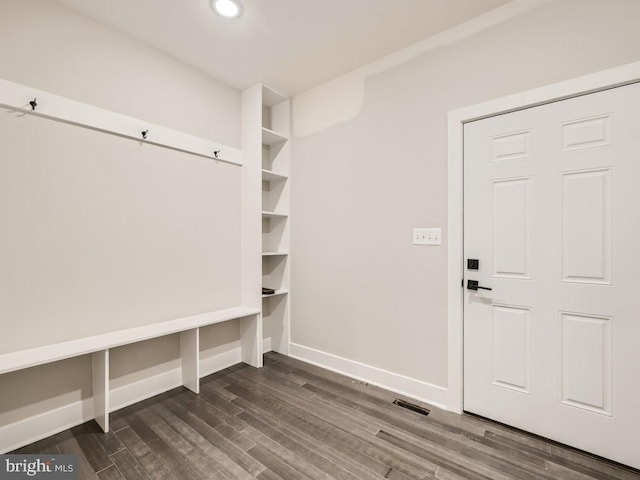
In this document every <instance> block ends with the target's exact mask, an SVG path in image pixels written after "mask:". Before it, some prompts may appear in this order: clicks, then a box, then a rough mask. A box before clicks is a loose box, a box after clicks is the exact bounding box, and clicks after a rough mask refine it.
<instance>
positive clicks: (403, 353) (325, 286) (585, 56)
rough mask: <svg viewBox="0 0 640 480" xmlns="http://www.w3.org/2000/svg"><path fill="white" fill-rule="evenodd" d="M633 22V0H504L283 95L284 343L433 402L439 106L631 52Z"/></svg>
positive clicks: (440, 314) (442, 150)
mask: <svg viewBox="0 0 640 480" xmlns="http://www.w3.org/2000/svg"><path fill="white" fill-rule="evenodd" d="M515 13H517V15H515V16H514V14H515ZM509 17H511V18H509ZM492 24H493V25H492ZM638 25H640V2H638V1H637V0H606V1H604V0H554V1H549V2H547V1H536V0H533V1H528V0H525V1H519V2H514V3H513V4H511V5H507V6H506V8H503V9H500V10H499V11H497V12H494V13H492V14H489V15H488V16H485V17H484V18H481V19H478V20H475V21H472V22H470V23H469V24H467V25H465V26H462V27H460V28H456V29H455V30H454V31H450V32H447V33H444V34H441V35H438V37H437V38H434V39H430V40H426V41H425V42H423V43H422V44H418V45H416V46H414V47H412V48H410V49H407V50H406V51H403V52H400V53H398V54H397V55H394V56H391V57H389V58H386V59H382V60H380V61H378V62H376V63H375V64H372V65H369V66H367V67H365V68H363V69H360V70H358V71H355V72H352V73H350V74H348V75H345V76H343V77H341V78H338V79H336V80H334V81H333V82H329V83H327V84H324V85H321V86H319V87H317V88H314V89H312V90H310V91H308V92H305V93H303V94H301V95H299V96H297V97H296V98H294V102H293V105H294V107H293V122H294V124H293V127H294V135H295V138H294V142H293V159H292V178H293V179H294V181H293V183H292V202H291V203H292V208H293V212H292V245H293V251H292V260H293V261H292V285H293V288H292V315H291V317H292V342H293V343H294V344H297V345H300V346H301V348H298V349H294V351H296V352H298V354H299V355H300V356H302V357H305V358H313V359H315V360H316V361H318V362H320V363H322V362H325V363H327V362H333V366H334V367H335V366H336V365H338V366H342V368H343V369H345V370H347V371H352V372H355V371H359V372H363V373H361V374H360V375H361V376H366V375H373V376H374V377H375V378H373V377H371V378H370V379H372V380H376V379H378V381H380V380H379V379H380V378H387V379H389V378H392V377H394V375H395V377H397V378H401V379H402V382H404V383H402V382H399V383H398V382H396V383H394V385H400V384H403V385H408V384H410V383H411V382H414V383H416V384H422V385H423V387H424V388H422V389H421V388H416V389H414V390H412V391H416V392H421V393H420V395H421V396H422V398H424V399H425V400H434V401H443V399H444V398H446V397H444V396H440V397H438V398H436V397H437V396H438V391H439V389H438V388H433V389H431V388H430V385H433V386H436V387H446V385H447V346H446V345H447V321H446V298H447V296H446V293H447V292H446V284H447V270H446V255H447V252H446V247H445V245H446V241H447V224H446V223H447V220H446V212H447V208H446V198H447V191H446V185H447V178H446V171H447V168H446V167H447V165H446V158H447V143H446V142H447V131H446V128H447V127H446V125H447V122H446V120H447V112H448V111H450V110H454V109H457V108H460V107H464V106H467V105H472V104H475V103H479V102H482V101H486V100H489V99H492V98H496V97H501V96H504V95H508V94H511V93H516V92H519V91H523V90H527V89H531V88H534V87H538V86H542V85H545V84H550V83H554V82H557V81H561V80H565V79H569V78H572V77H576V76H580V75H583V74H586V73H590V72H594V71H598V70H603V69H605V68H609V67H612V66H617V65H622V64H625V63H630V62H633V61H638V60H640V29H639V28H638ZM413 227H442V228H443V246H441V247H421V246H412V245H411V230H412V228H413ZM311 349H313V350H311ZM325 354H329V355H325ZM336 356H337V357H342V359H344V360H346V361H343V360H339V359H338V360H337V361H335V357H336ZM356 362H359V364H364V367H363V366H362V365H359V364H358V363H356ZM368 367H373V369H371V368H368ZM374 369H381V370H384V371H387V372H391V374H392V375H390V376H389V375H387V376H386V377H385V376H384V375H383V376H380V375H378V373H379V370H374ZM405 377H408V378H405ZM392 380H393V378H392ZM390 383H393V381H390ZM440 390H441V389H440Z"/></svg>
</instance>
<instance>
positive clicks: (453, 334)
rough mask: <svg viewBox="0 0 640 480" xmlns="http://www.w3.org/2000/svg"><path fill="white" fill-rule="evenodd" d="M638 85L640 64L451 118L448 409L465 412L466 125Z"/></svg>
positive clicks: (501, 100)
mask: <svg viewBox="0 0 640 480" xmlns="http://www.w3.org/2000/svg"><path fill="white" fill-rule="evenodd" d="M637 82H640V62H634V63H630V64H627V65H623V66H620V67H615V68H611V69H607V70H603V71H601V72H597V73H592V74H589V75H585V76H582V77H578V78H574V79H571V80H566V81H563V82H559V83H555V84H552V85H547V86H544V87H540V88H536V89H534V90H528V91H525V92H522V93H518V94H514V95H509V96H506V97H502V98H498V99H495V100H490V101H488V102H484V103H480V104H477V105H472V106H469V107H464V108H461V109H458V110H453V111H451V112H449V113H448V160H447V162H448V172H447V173H448V180H447V187H448V193H447V201H448V204H447V223H448V232H447V237H448V241H447V273H448V281H447V290H448V293H447V297H448V298H447V334H448V340H447V346H448V371H447V374H448V388H447V390H448V402H447V407H448V409H449V410H450V411H453V412H457V413H462V412H463V409H464V391H463V380H464V367H463V365H464V363H463V355H464V336H463V333H464V332H463V330H464V329H463V321H464V318H463V315H464V310H463V301H464V289H463V288H462V285H461V280H462V279H463V278H464V269H463V264H464V258H463V254H464V251H463V232H464V228H463V215H464V203H463V195H464V187H463V160H464V124H465V123H468V122H470V121H473V120H480V119H482V118H487V117H493V116H496V115H501V114H504V113H509V112H514V111H517V110H522V109H525V108H530V107H535V106H539V105H544V104H547V103H552V102H556V101H560V100H566V99H568V98H573V97H577V96H581V95H587V94H589V93H595V92H599V91H602V90H607V89H610V88H615V87H621V86H623V85H628V84H632V83H637Z"/></svg>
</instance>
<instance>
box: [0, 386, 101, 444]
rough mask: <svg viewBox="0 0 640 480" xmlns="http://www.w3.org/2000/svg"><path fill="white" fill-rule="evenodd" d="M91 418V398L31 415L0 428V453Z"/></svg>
mask: <svg viewBox="0 0 640 480" xmlns="http://www.w3.org/2000/svg"><path fill="white" fill-rule="evenodd" d="M92 418H93V398H85V399H84V400H79V401H77V402H73V403H70V404H68V405H64V406H62V407H59V408H56V409H54V410H50V411H48V412H43V413H40V414H37V415H33V416H31V417H29V418H25V419H24V420H20V421H17V422H15V423H10V424H9V425H4V426H2V427H0V453H6V452H11V451H12V450H15V449H16V448H20V447H23V446H25V445H29V444H30V443H33V442H37V441H38V440H42V439H43V438H46V437H49V436H51V435H55V434H56V433H60V432H62V431H64V430H67V429H68V428H71V427H75V426H76V425H80V424H81V423H84V422H86V421H88V420H91V419H92Z"/></svg>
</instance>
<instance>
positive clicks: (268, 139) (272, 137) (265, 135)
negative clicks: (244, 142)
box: [262, 127, 288, 145]
mask: <svg viewBox="0 0 640 480" xmlns="http://www.w3.org/2000/svg"><path fill="white" fill-rule="evenodd" d="M287 140H288V138H287V137H285V136H283V135H280V134H279V133H277V132H274V131H273V130H269V129H268V128H265V127H262V144H263V145H275V144H276V143H283V142H286V141H287Z"/></svg>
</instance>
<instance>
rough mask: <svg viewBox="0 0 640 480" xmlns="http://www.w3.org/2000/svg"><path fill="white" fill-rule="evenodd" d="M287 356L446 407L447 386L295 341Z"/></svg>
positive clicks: (290, 345) (290, 346) (439, 406)
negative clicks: (440, 385) (433, 383)
mask: <svg viewBox="0 0 640 480" xmlns="http://www.w3.org/2000/svg"><path fill="white" fill-rule="evenodd" d="M289 356H291V357H293V358H297V359H298V360H302V361H303V362H307V363H311V364H313V365H317V366H318V367H322V368H326V369H327V370H331V371H333V372H337V373H340V374H343V375H347V376H349V377H352V378H356V379H358V380H362V381H365V382H367V383H370V384H372V385H376V386H378V387H381V388H385V389H387V390H391V391H393V392H396V393H398V394H400V395H403V396H406V397H409V398H413V399H416V400H419V401H421V402H424V403H428V404H430V405H433V406H435V407H438V408H443V409H446V408H447V407H446V404H447V389H446V388H444V387H439V386H437V385H432V384H430V383H427V382H423V381H421V380H416V379H415V378H409V377H406V376H404V375H400V374H398V373H393V372H389V371H387V370H383V369H381V368H377V367H372V366H370V365H365V364H364V363H360V362H355V361H353V360H349V359H347V358H343V357H339V356H337V355H333V354H331V353H326V352H321V351H320V350H315V349H313V348H309V347H305V346H303V345H298V344H295V343H290V344H289Z"/></svg>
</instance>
